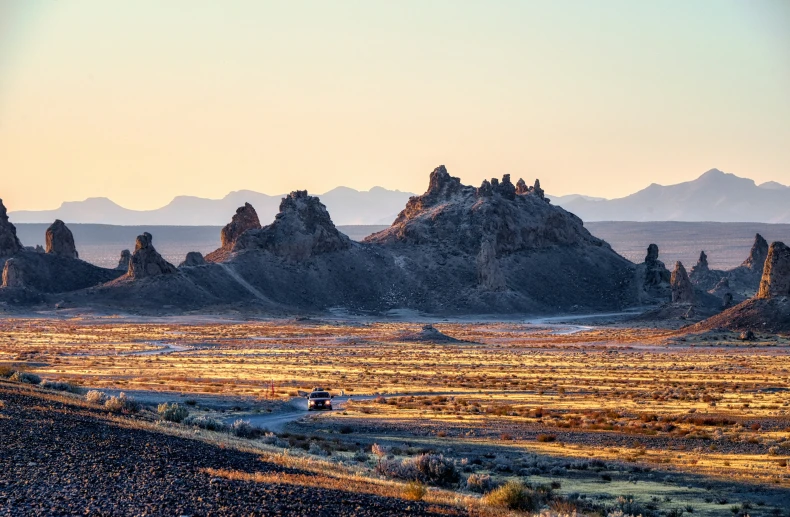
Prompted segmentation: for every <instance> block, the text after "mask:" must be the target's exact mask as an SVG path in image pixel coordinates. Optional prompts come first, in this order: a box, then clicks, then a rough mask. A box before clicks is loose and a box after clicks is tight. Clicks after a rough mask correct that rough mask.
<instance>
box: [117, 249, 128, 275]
mask: <svg viewBox="0 0 790 517" xmlns="http://www.w3.org/2000/svg"><path fill="white" fill-rule="evenodd" d="M131 260H132V252H131V251H129V250H122V251H121V258H120V259H118V265H117V266H115V269H116V270H118V271H123V272H124V273H125V272H127V271H129V261H131Z"/></svg>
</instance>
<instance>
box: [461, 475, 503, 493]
mask: <svg viewBox="0 0 790 517" xmlns="http://www.w3.org/2000/svg"><path fill="white" fill-rule="evenodd" d="M497 486H498V484H497V482H496V481H494V480H493V479H492V478H491V476H489V475H488V474H471V475H470V476H469V477H468V478H466V489H467V490H469V491H470V492H477V493H478V494H486V493H488V492H490V491H491V490H493V489H495V488H496V487H497Z"/></svg>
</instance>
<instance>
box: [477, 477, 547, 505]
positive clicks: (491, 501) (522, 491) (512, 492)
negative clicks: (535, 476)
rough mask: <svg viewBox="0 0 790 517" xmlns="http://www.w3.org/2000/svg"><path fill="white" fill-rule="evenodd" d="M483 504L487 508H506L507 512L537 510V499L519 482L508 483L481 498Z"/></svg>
mask: <svg viewBox="0 0 790 517" xmlns="http://www.w3.org/2000/svg"><path fill="white" fill-rule="evenodd" d="M483 502H485V503H486V504H487V505H489V506H494V507H497V508H507V509H508V510H521V511H527V512H530V511H535V510H537V509H538V508H537V506H538V505H537V499H536V498H535V497H534V494H533V492H532V490H530V489H529V488H527V486H526V485H524V483H522V482H521V481H508V482H507V483H505V484H504V485H502V486H501V487H499V488H496V489H494V490H492V491H491V492H489V493H488V494H486V495H485V496H484V497H483Z"/></svg>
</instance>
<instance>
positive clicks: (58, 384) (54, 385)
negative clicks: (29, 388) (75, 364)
mask: <svg viewBox="0 0 790 517" xmlns="http://www.w3.org/2000/svg"><path fill="white" fill-rule="evenodd" d="M41 387H42V388H46V389H48V390H55V391H67V392H69V393H79V392H80V388H79V386H77V385H75V384H72V383H70V382H62V381H43V382H42V383H41Z"/></svg>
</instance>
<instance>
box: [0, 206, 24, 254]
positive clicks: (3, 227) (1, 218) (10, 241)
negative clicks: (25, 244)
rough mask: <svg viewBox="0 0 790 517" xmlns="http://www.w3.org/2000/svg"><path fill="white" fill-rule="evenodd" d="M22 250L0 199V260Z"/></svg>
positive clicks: (14, 228)
mask: <svg viewBox="0 0 790 517" xmlns="http://www.w3.org/2000/svg"><path fill="white" fill-rule="evenodd" d="M20 250H22V243H21V242H19V239H18V238H17V236H16V227H15V226H14V225H13V224H12V223H11V221H9V220H8V213H7V212H6V208H5V205H4V204H3V200H2V199H0V258H2V257H10V256H12V255H14V254H15V253H18V252H19V251H20Z"/></svg>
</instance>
